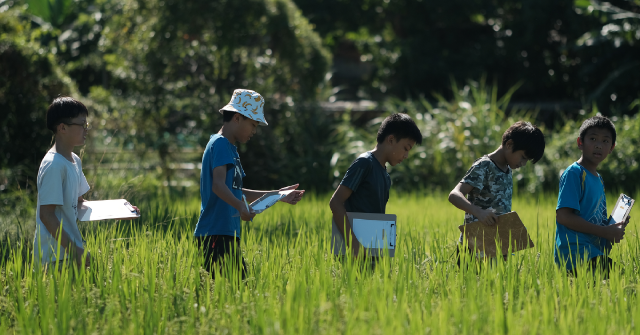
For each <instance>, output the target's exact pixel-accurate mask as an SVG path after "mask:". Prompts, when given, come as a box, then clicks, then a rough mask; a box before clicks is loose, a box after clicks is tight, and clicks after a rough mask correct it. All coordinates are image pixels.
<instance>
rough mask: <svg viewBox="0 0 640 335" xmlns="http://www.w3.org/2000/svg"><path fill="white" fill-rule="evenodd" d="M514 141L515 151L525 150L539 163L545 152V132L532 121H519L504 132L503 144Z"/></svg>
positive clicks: (525, 152) (530, 157) (534, 161)
mask: <svg viewBox="0 0 640 335" xmlns="http://www.w3.org/2000/svg"><path fill="white" fill-rule="evenodd" d="M509 140H512V141H513V149H512V150H513V151H514V152H515V151H519V150H524V154H525V155H527V157H529V159H532V160H533V164H535V163H537V162H538V161H539V160H540V158H542V155H543V154H544V147H545V142H544V134H542V131H541V130H540V128H538V127H536V126H535V125H533V124H531V123H530V122H525V121H518V122H516V123H514V124H513V125H512V126H511V127H509V129H507V131H505V132H504V134H502V145H505V144H507V141H509Z"/></svg>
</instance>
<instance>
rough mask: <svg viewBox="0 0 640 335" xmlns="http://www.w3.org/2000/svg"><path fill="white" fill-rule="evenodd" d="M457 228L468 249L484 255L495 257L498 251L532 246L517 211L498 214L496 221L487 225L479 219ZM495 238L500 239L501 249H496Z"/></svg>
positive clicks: (503, 251) (517, 249) (501, 252)
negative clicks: (462, 235)
mask: <svg viewBox="0 0 640 335" xmlns="http://www.w3.org/2000/svg"><path fill="white" fill-rule="evenodd" d="M458 229H460V231H461V232H462V233H463V234H464V238H465V239H466V240H467V243H468V245H469V249H472V250H475V251H476V252H483V253H484V254H485V255H486V256H490V257H496V255H497V254H498V252H499V253H500V254H501V255H506V254H508V253H509V245H511V251H520V250H524V249H528V248H532V247H533V246H534V244H533V241H532V240H531V237H530V236H529V233H528V232H527V227H525V226H524V224H523V223H522V221H521V220H520V217H519V216H518V213H516V212H509V213H507V214H503V215H498V222H497V223H496V224H495V225H492V226H488V225H486V224H484V223H482V222H480V221H475V222H471V223H468V224H466V225H462V226H459V227H458ZM496 239H498V240H499V241H500V247H501V250H499V251H498V250H497V247H496Z"/></svg>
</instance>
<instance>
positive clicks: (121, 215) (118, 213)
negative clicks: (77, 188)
mask: <svg viewBox="0 0 640 335" xmlns="http://www.w3.org/2000/svg"><path fill="white" fill-rule="evenodd" d="M139 217H140V214H138V212H136V211H135V210H134V209H133V207H132V206H131V204H130V203H129V202H128V201H127V200H126V199H115V200H98V201H83V202H82V203H81V204H80V208H78V220H80V221H101V220H131V219H135V218H139Z"/></svg>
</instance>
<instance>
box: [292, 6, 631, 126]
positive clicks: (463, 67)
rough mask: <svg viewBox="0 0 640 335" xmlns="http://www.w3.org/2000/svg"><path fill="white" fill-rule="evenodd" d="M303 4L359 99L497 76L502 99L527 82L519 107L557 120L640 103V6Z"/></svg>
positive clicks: (404, 94) (423, 91)
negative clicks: (584, 109) (593, 107)
mask: <svg viewBox="0 0 640 335" xmlns="http://www.w3.org/2000/svg"><path fill="white" fill-rule="evenodd" d="M295 2H296V4H298V6H300V8H301V9H302V11H303V13H304V14H305V15H306V16H307V17H308V18H309V20H310V22H311V23H313V24H315V25H316V29H317V31H318V32H319V33H320V34H321V35H322V36H323V38H324V39H325V43H326V44H327V45H328V46H329V47H331V49H332V51H333V53H334V57H335V63H336V65H342V64H344V65H343V66H347V65H348V66H350V67H353V68H357V69H358V71H355V70H354V71H351V72H346V71H345V72H343V73H339V71H338V72H334V76H339V77H338V78H335V77H334V84H338V85H344V87H342V88H343V89H344V91H345V92H344V94H347V95H349V96H351V97H353V96H354V95H355V92H354V91H359V92H358V94H359V95H360V96H362V97H369V98H373V99H376V100H377V99H380V98H381V97H386V96H388V95H389V94H391V95H394V96H397V97H400V98H402V99H405V98H415V97H417V96H420V95H429V93H431V92H434V91H435V92H444V91H445V90H446V86H447V83H448V82H449V78H450V76H453V77H454V79H455V80H457V81H465V80H467V79H470V78H479V77H481V76H482V75H488V76H489V77H490V78H492V79H495V80H496V82H497V83H498V84H499V89H500V92H501V94H503V93H504V92H507V91H508V90H509V89H510V88H511V87H512V86H514V85H516V84H517V83H519V82H521V81H522V82H523V85H522V88H521V89H520V90H518V92H516V94H515V95H514V100H516V102H520V103H526V105H528V106H530V107H531V108H534V107H535V106H539V107H540V108H542V109H544V110H545V112H546V113H548V114H545V115H541V117H544V118H545V120H549V121H551V120H553V119H554V116H553V113H552V112H554V111H557V110H560V111H563V112H577V111H578V110H579V109H580V107H581V105H582V104H585V103H586V104H590V103H591V102H592V101H593V102H597V103H598V105H599V106H600V108H601V109H602V110H605V111H607V112H609V111H610V110H617V111H618V112H628V111H629V105H630V104H631V103H632V101H634V100H635V99H637V98H638V96H639V95H640V83H639V82H638V80H637V74H638V73H639V72H638V71H639V68H638V64H639V63H638V59H640V1H638V0H632V1H623V0H614V1H610V2H601V1H596V0H592V1H588V0H577V1H574V0H524V1H520V0H518V1H514V0H499V1H469V0H452V1H429V0H394V1H388V0H367V1H349V0H320V1H317V0H316V1H308V0H295ZM337 70H339V69H337ZM356 72H357V73H356ZM349 88H351V89H350V90H349ZM337 97H338V98H340V94H338V95H337ZM554 106H555V107H554Z"/></svg>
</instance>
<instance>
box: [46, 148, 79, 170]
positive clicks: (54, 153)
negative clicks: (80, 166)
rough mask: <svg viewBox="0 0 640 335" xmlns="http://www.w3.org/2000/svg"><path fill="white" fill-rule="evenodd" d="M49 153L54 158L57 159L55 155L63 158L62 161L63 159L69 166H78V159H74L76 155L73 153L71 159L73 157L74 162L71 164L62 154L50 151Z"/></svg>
mask: <svg viewBox="0 0 640 335" xmlns="http://www.w3.org/2000/svg"><path fill="white" fill-rule="evenodd" d="M47 153H50V154H53V156H54V157H55V155H60V157H62V159H63V160H64V161H65V162H67V163H69V164H71V165H73V166H76V165H77V164H76V158H75V157H74V153H73V152H72V153H71V157H73V162H70V161H69V160H68V159H67V157H64V156H63V155H62V154H61V153H59V152H54V151H48V152H47Z"/></svg>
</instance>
